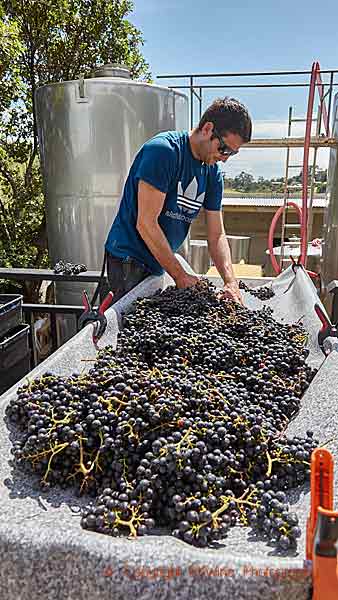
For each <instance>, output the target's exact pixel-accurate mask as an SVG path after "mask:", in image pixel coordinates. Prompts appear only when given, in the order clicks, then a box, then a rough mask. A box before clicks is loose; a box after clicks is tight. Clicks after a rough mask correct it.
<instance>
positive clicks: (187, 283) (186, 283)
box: [175, 272, 199, 289]
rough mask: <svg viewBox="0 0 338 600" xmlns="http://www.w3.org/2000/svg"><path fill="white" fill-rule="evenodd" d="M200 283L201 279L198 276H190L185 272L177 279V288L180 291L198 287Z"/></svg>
mask: <svg viewBox="0 0 338 600" xmlns="http://www.w3.org/2000/svg"><path fill="white" fill-rule="evenodd" d="M198 282H199V277H196V275H189V274H188V273H185V272H184V273H183V274H182V275H180V276H179V277H177V278H176V279H175V283H176V287H178V288H180V289H182V288H188V287H192V286H193V285H196V283H198Z"/></svg>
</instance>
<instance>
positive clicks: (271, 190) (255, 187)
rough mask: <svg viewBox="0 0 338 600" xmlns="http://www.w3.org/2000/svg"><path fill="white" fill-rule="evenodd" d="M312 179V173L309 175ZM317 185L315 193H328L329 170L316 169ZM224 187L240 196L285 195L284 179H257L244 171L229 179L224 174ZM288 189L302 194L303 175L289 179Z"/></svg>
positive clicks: (260, 177)
mask: <svg viewBox="0 0 338 600" xmlns="http://www.w3.org/2000/svg"><path fill="white" fill-rule="evenodd" d="M309 177H311V173H309ZM315 179H316V184H315V193H317V194H323V193H325V192H326V179H327V170H326V169H320V168H319V167H316V178H315ZM223 182H224V187H225V188H226V189H227V191H235V192H238V195H240V194H272V195H274V194H283V193H284V186H285V183H284V177H275V178H272V179H264V177H262V176H259V177H258V178H257V181H256V179H255V178H254V176H253V175H251V174H250V173H246V172H245V171H242V172H241V173H240V174H239V175H237V176H236V177H234V178H233V179H232V178H231V177H227V176H226V174H225V172H223ZM288 188H289V191H290V193H291V194H292V193H297V194H298V195H299V194H301V190H302V173H301V172H300V173H299V175H295V176H293V177H290V178H289V179H288Z"/></svg>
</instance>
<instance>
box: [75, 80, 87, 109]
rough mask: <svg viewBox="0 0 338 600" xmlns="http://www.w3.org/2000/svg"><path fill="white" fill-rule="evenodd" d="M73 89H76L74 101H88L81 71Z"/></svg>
mask: <svg viewBox="0 0 338 600" xmlns="http://www.w3.org/2000/svg"><path fill="white" fill-rule="evenodd" d="M75 89H76V102H78V103H82V102H88V100H89V98H88V96H86V95H85V77H84V74H83V73H82V74H81V75H80V77H79V80H78V85H77V87H76V88H75Z"/></svg>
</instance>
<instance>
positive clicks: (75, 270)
mask: <svg viewBox="0 0 338 600" xmlns="http://www.w3.org/2000/svg"><path fill="white" fill-rule="evenodd" d="M53 270H54V273H56V275H79V274H80V273H83V272H84V271H87V267H86V265H80V264H75V263H72V262H65V261H64V260H59V262H57V263H56V264H55V265H54V268H53Z"/></svg>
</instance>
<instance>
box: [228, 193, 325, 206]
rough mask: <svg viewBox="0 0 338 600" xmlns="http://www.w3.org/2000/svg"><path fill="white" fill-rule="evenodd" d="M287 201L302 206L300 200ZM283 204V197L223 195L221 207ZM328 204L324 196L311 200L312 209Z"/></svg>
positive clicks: (291, 199)
mask: <svg viewBox="0 0 338 600" xmlns="http://www.w3.org/2000/svg"><path fill="white" fill-rule="evenodd" d="M289 201H292V202H295V203H296V204H298V205H299V206H302V199H301V198H289ZM283 203H284V198H283V196H280V197H278V196H273V197H271V196H270V197H266V196H265V197H262V196H229V195H226V194H225V195H224V196H223V199H222V206H262V207H269V206H272V207H273V206H275V207H278V206H282V205H283ZM327 204H328V201H327V199H326V196H325V195H323V196H317V197H315V198H313V207H314V208H325V207H326V206H327Z"/></svg>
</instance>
